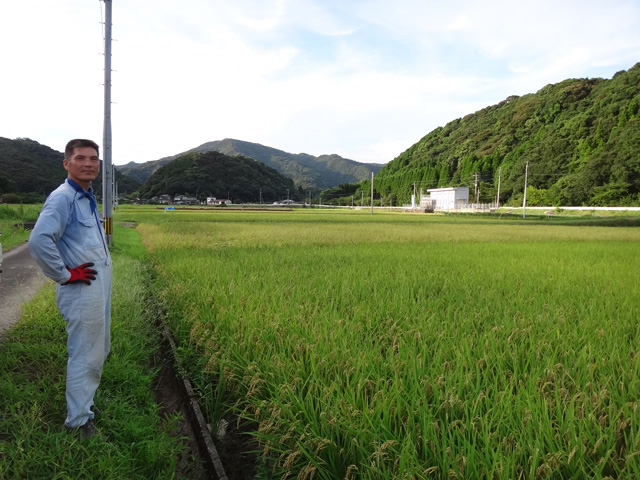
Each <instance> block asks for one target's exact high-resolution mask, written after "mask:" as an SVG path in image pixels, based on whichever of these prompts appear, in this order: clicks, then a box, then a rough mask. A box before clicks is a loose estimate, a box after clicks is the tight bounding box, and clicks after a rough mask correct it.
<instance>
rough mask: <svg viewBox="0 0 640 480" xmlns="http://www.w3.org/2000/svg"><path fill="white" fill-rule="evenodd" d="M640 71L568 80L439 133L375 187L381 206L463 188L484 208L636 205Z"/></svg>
mask: <svg viewBox="0 0 640 480" xmlns="http://www.w3.org/2000/svg"><path fill="white" fill-rule="evenodd" d="M639 111H640V63H638V64H636V65H635V66H634V67H633V68H631V69H630V70H628V71H621V72H618V73H617V74H616V75H615V76H614V77H613V78H612V79H611V80H604V79H570V80H565V81H563V82H561V83H558V84H554V85H547V86H546V87H544V88H542V89H541V90H539V91H538V92H537V93H535V94H529V95H524V96H522V97H516V96H513V97H509V98H507V99H506V100H504V101H502V102H500V103H499V104H497V105H493V106H490V107H487V108H484V109H483V110H480V111H478V112H476V113H473V114H470V115H467V116H465V117H464V118H461V119H457V120H454V121H452V122H450V123H448V124H447V125H446V126H445V127H440V128H437V129H435V130H433V131H432V132H430V133H429V134H428V135H426V136H425V137H424V138H422V139H421V140H420V141H419V142H418V143H416V144H415V145H413V146H412V147H411V148H409V149H408V150H407V151H405V152H403V153H402V154H400V155H399V156H398V157H397V158H396V159H394V160H393V161H391V162H390V163H388V164H387V165H386V166H385V167H384V168H383V169H382V170H381V171H380V172H379V173H378V175H376V178H375V182H374V185H375V189H376V190H377V191H378V192H380V194H381V195H382V198H383V201H387V200H392V201H393V202H394V204H399V203H400V204H401V203H409V202H410V196H411V193H413V183H414V182H415V183H416V186H417V188H418V189H423V190H425V191H426V189H428V188H437V187H451V186H468V187H470V192H474V182H475V180H476V176H475V175H476V174H477V179H478V187H479V190H480V201H481V202H492V201H494V199H495V195H496V193H497V187H498V178H499V177H500V180H501V181H500V200H501V202H502V203H505V202H508V201H511V202H512V203H514V204H517V202H520V203H521V202H522V195H523V189H524V180H525V179H524V176H525V165H526V163H527V162H528V164H529V171H528V185H529V188H528V189H527V204H530V205H536V204H538V205H559V206H562V205H565V206H567V205H590V206H598V205H606V206H613V205H640V112H639Z"/></svg>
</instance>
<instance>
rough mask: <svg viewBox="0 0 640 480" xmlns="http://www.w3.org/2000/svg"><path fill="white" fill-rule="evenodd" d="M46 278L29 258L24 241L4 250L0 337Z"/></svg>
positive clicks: (15, 319)
mask: <svg viewBox="0 0 640 480" xmlns="http://www.w3.org/2000/svg"><path fill="white" fill-rule="evenodd" d="M46 281H47V278H46V277H45V276H44V275H43V274H42V272H41V271H40V268H38V265H36V262H35V261H34V260H33V259H32V258H31V255H30V253H29V246H28V244H26V243H23V244H22V245H20V246H18V247H16V248H13V249H11V250H9V251H8V252H5V253H4V255H3V260H2V279H1V280H0V339H1V338H2V336H3V334H4V332H5V331H6V330H8V329H9V328H11V327H12V326H13V325H14V324H15V323H16V322H17V321H18V319H19V318H20V314H21V312H22V305H24V304H25V303H27V302H28V301H29V300H31V299H32V298H33V296H34V295H35V294H36V293H37V292H38V291H39V290H40V288H42V286H43V285H44V284H45V282H46Z"/></svg>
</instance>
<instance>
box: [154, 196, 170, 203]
mask: <svg viewBox="0 0 640 480" xmlns="http://www.w3.org/2000/svg"><path fill="white" fill-rule="evenodd" d="M151 202H152V203H159V204H161V205H169V204H170V203H171V197H170V196H169V195H160V196H157V197H153V198H152V199H151Z"/></svg>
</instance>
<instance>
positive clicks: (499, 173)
mask: <svg viewBox="0 0 640 480" xmlns="http://www.w3.org/2000/svg"><path fill="white" fill-rule="evenodd" d="M501 175H502V169H501V168H499V169H498V193H497V194H496V208H500V176H501Z"/></svg>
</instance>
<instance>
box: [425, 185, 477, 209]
mask: <svg viewBox="0 0 640 480" xmlns="http://www.w3.org/2000/svg"><path fill="white" fill-rule="evenodd" d="M427 192H429V194H430V195H431V205H432V207H433V208H434V209H437V210H455V209H458V208H464V207H466V206H468V205H469V187H448V188H431V189H429V190H427Z"/></svg>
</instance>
